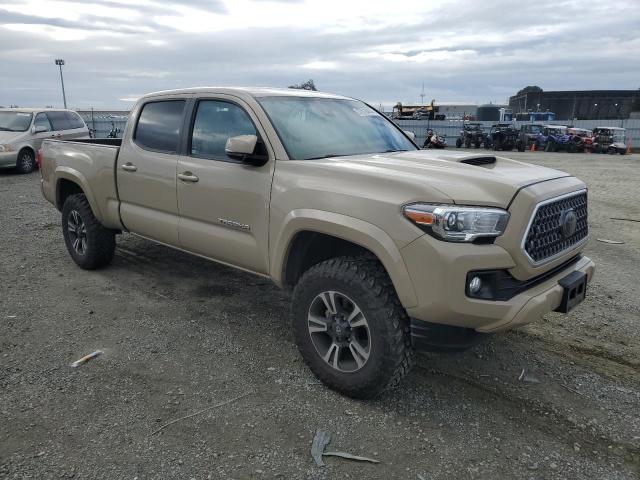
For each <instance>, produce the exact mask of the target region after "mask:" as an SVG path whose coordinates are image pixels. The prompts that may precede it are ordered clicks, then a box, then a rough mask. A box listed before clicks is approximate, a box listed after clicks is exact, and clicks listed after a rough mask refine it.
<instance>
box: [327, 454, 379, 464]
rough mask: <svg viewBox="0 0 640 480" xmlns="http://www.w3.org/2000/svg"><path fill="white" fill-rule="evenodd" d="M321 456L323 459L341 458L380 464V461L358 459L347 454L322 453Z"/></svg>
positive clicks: (356, 456)
mask: <svg viewBox="0 0 640 480" xmlns="http://www.w3.org/2000/svg"><path fill="white" fill-rule="evenodd" d="M322 455H324V456H325V457H341V458H346V459H348V460H356V461H358V462H371V463H380V460H376V459H375V458H368V457H360V456H358V455H351V454H350V453H347V452H324V453H323V454H322Z"/></svg>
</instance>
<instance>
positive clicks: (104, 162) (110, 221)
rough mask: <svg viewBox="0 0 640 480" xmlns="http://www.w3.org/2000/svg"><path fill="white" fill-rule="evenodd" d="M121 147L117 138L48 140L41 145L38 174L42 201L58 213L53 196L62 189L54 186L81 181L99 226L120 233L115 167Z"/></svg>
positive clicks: (59, 204) (55, 199)
mask: <svg viewBox="0 0 640 480" xmlns="http://www.w3.org/2000/svg"><path fill="white" fill-rule="evenodd" d="M121 143H122V139H120V138H84V139H74V140H54V139H47V140H45V141H44V142H42V148H41V165H40V171H41V174H42V193H43V194H44V196H45V198H46V199H47V200H49V201H50V202H51V203H53V204H54V205H56V207H57V208H58V209H61V208H62V205H61V201H60V199H59V198H56V192H57V191H58V192H60V191H64V189H62V190H61V189H60V188H58V185H57V184H56V183H59V182H65V178H70V179H75V181H76V182H77V181H78V179H80V181H81V182H82V183H83V185H80V187H82V190H83V191H84V192H86V194H87V200H88V201H89V204H90V205H91V208H92V210H93V212H94V215H95V216H96V218H97V219H98V220H99V221H100V223H102V224H103V225H104V226H106V227H108V228H114V229H121V228H122V224H121V222H120V215H119V212H118V207H119V201H118V190H117V186H116V163H117V160H118V153H119V152H120V145H121ZM69 188H71V187H69ZM97 199H100V200H99V201H98V200H97Z"/></svg>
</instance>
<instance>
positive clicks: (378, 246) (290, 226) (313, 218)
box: [270, 209, 418, 308]
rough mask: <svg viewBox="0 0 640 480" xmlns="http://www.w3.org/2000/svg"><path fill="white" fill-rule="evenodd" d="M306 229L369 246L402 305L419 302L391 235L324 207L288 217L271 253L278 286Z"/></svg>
mask: <svg viewBox="0 0 640 480" xmlns="http://www.w3.org/2000/svg"><path fill="white" fill-rule="evenodd" d="M302 231H311V232H317V233H323V234H325V235H331V236H333V237H337V238H341V239H343V240H347V241H349V242H352V243H355V244H356V245H360V246H361V247H363V248H366V249H367V250H369V251H370V252H371V253H373V254H374V255H375V256H376V257H377V258H378V260H380V262H381V263H382V265H383V266H384V268H385V269H386V270H387V273H388V274H389V277H390V278H391V282H392V283H393V285H394V287H395V289H396V293H397V294H398V298H399V299H400V302H401V303H402V305H403V306H404V307H405V308H410V307H412V306H415V305H417V303H418V300H417V298H416V294H415V291H414V288H413V282H412V281H411V277H410V276H409V272H408V271H407V268H406V266H405V263H404V259H403V258H402V254H401V253H400V249H399V248H398V246H397V245H396V244H395V242H394V241H393V240H392V239H391V237H390V236H389V235H388V234H387V233H386V232H385V231H384V230H382V229H380V228H379V227H377V226H375V225H373V224H371V223H369V222H365V221H363V220H360V219H358V218H354V217H350V216H347V215H342V214H339V213H334V212H327V211H323V210H313V209H298V210H293V211H291V212H289V213H288V214H287V215H286V216H285V217H284V219H283V222H282V228H281V229H280V231H279V232H278V233H277V237H276V239H275V243H274V244H273V245H274V248H273V251H272V252H271V255H270V257H271V262H270V275H271V278H272V279H273V281H274V282H275V283H276V284H277V285H278V286H282V285H283V275H284V274H283V272H284V269H285V268H286V262H287V258H288V256H289V250H290V247H291V245H292V243H293V239H294V238H295V237H296V235H297V234H298V233H300V232H302Z"/></svg>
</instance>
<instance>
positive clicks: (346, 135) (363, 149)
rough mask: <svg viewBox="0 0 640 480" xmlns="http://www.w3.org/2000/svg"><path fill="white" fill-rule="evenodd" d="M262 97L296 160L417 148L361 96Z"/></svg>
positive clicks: (280, 134) (285, 143)
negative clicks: (364, 101) (343, 97)
mask: <svg viewBox="0 0 640 480" xmlns="http://www.w3.org/2000/svg"><path fill="white" fill-rule="evenodd" d="M258 101H259V102H260V104H261V105H262V107H263V108H264V109H265V111H266V112H267V115H269V117H270V119H271V122H272V123H273V126H274V128H275V129H276V131H277V132H278V136H279V137H280V140H281V141H282V143H283V144H284V148H285V149H286V150H287V153H288V154H289V157H290V158H291V159H294V160H312V159H316V158H327V157H337V156H343V155H358V154H366V153H380V152H393V151H400V150H417V147H416V146H415V145H414V144H413V143H411V141H409V140H408V139H407V137H405V136H404V134H403V133H402V132H401V131H400V130H399V129H398V128H397V127H396V126H395V125H394V124H393V123H391V122H390V121H389V120H387V119H386V118H385V117H383V116H382V115H380V114H379V113H377V112H376V111H375V110H373V109H372V108H371V107H369V106H367V105H366V104H364V103H362V102H360V101H357V100H346V99H338V98H319V97H264V98H259V99H258Z"/></svg>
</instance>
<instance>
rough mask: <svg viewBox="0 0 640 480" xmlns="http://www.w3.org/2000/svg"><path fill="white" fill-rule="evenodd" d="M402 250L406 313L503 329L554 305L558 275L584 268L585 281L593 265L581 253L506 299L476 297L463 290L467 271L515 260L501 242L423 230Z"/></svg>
mask: <svg viewBox="0 0 640 480" xmlns="http://www.w3.org/2000/svg"><path fill="white" fill-rule="evenodd" d="M402 256H403V259H404V261H405V265H407V267H408V270H409V276H410V277H411V280H412V282H413V286H414V290H415V292H416V296H417V298H418V303H417V305H416V306H413V307H410V308H407V313H408V314H409V316H410V317H412V318H414V319H417V320H423V321H425V322H431V323H437V324H444V325H451V326H456V327H465V328H471V329H473V330H476V331H478V332H496V331H500V330H507V329H510V328H514V327H517V326H520V325H524V324H527V323H530V322H533V321H536V320H538V319H540V318H541V317H542V316H543V315H544V314H545V313H548V312H551V311H553V310H555V309H556V308H558V306H559V305H560V303H561V301H562V293H563V288H562V287H561V286H560V285H559V284H558V281H559V280H560V279H562V278H564V277H566V276H567V275H569V274H570V273H571V272H573V271H580V272H584V273H586V274H587V278H588V281H589V282H590V281H591V279H592V277H593V275H594V271H595V264H594V263H593V261H591V260H590V259H589V258H588V257H585V256H582V257H581V258H580V259H579V260H578V261H577V262H574V263H571V264H570V265H568V266H567V268H565V269H561V270H559V271H557V272H555V274H553V275H551V276H548V277H546V278H544V279H543V280H542V281H540V282H537V283H534V284H533V285H532V286H531V288H527V289H525V290H524V291H521V292H519V293H517V294H516V295H515V296H513V297H512V298H510V299H508V300H506V301H493V300H480V299H474V298H470V297H468V296H467V295H466V293H465V285H466V279H467V274H468V272H470V271H475V270H485V269H486V270H490V269H505V270H510V269H513V268H514V267H515V266H516V265H515V262H514V261H513V259H512V258H511V256H510V255H509V253H508V252H507V251H506V250H505V249H504V248H502V247H500V246H498V245H473V244H465V245H461V244H454V243H447V242H442V241H439V240H436V239H434V238H432V237H430V236H429V235H425V236H423V237H420V238H419V239H417V240H416V241H414V242H412V243H411V244H409V245H408V246H406V247H405V248H403V249H402Z"/></svg>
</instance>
